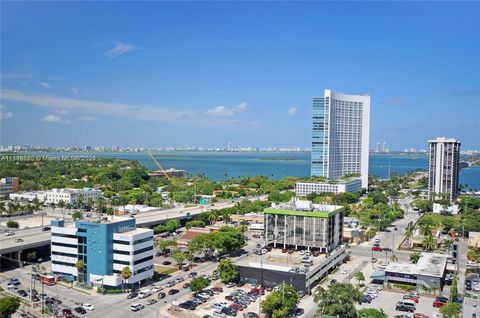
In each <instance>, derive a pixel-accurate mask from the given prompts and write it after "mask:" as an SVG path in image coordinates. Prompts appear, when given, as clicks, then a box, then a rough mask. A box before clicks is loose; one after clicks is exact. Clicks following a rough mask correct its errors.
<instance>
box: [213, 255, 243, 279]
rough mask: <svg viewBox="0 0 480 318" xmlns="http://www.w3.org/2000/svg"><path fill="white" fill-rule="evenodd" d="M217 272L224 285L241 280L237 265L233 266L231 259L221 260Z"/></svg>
mask: <svg viewBox="0 0 480 318" xmlns="http://www.w3.org/2000/svg"><path fill="white" fill-rule="evenodd" d="M217 271H218V273H219V276H220V279H221V280H222V282H224V283H229V282H236V281H238V279H239V278H240V273H239V272H238V267H237V265H235V264H233V262H232V260H231V259H230V258H224V259H221V260H220V263H219V264H218V267H217Z"/></svg>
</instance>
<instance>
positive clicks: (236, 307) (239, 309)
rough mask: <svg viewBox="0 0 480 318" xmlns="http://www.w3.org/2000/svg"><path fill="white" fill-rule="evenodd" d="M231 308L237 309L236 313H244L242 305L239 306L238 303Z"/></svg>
mask: <svg viewBox="0 0 480 318" xmlns="http://www.w3.org/2000/svg"><path fill="white" fill-rule="evenodd" d="M230 308H233V309H235V310H236V311H243V307H242V306H240V305H237V304H236V303H233V304H231V305H230Z"/></svg>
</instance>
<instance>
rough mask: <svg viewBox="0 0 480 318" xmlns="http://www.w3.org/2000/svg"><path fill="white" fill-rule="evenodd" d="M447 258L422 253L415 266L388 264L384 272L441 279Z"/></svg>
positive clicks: (440, 255) (441, 255)
mask: <svg viewBox="0 0 480 318" xmlns="http://www.w3.org/2000/svg"><path fill="white" fill-rule="evenodd" d="M447 258H448V257H447V256H446V255H443V254H435V253H422V254H421V257H420V259H419V260H418V263H417V264H410V263H397V262H392V263H390V264H388V266H387V267H386V269H385V271H386V272H393V273H401V274H409V275H425V276H432V277H443V273H444V271H445V267H446V265H447Z"/></svg>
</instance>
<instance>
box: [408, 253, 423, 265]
mask: <svg viewBox="0 0 480 318" xmlns="http://www.w3.org/2000/svg"><path fill="white" fill-rule="evenodd" d="M420 257H421V255H420V253H417V252H415V253H412V254H410V262H412V263H413V264H417V263H418V260H419V259H420Z"/></svg>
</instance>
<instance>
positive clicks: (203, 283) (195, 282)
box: [189, 276, 210, 292]
mask: <svg viewBox="0 0 480 318" xmlns="http://www.w3.org/2000/svg"><path fill="white" fill-rule="evenodd" d="M208 285H210V282H209V281H208V279H206V278H205V277H203V276H197V277H194V278H192V281H191V282H190V285H189V287H190V290H191V291H193V292H196V291H199V290H202V289H204V288H206V287H208Z"/></svg>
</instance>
